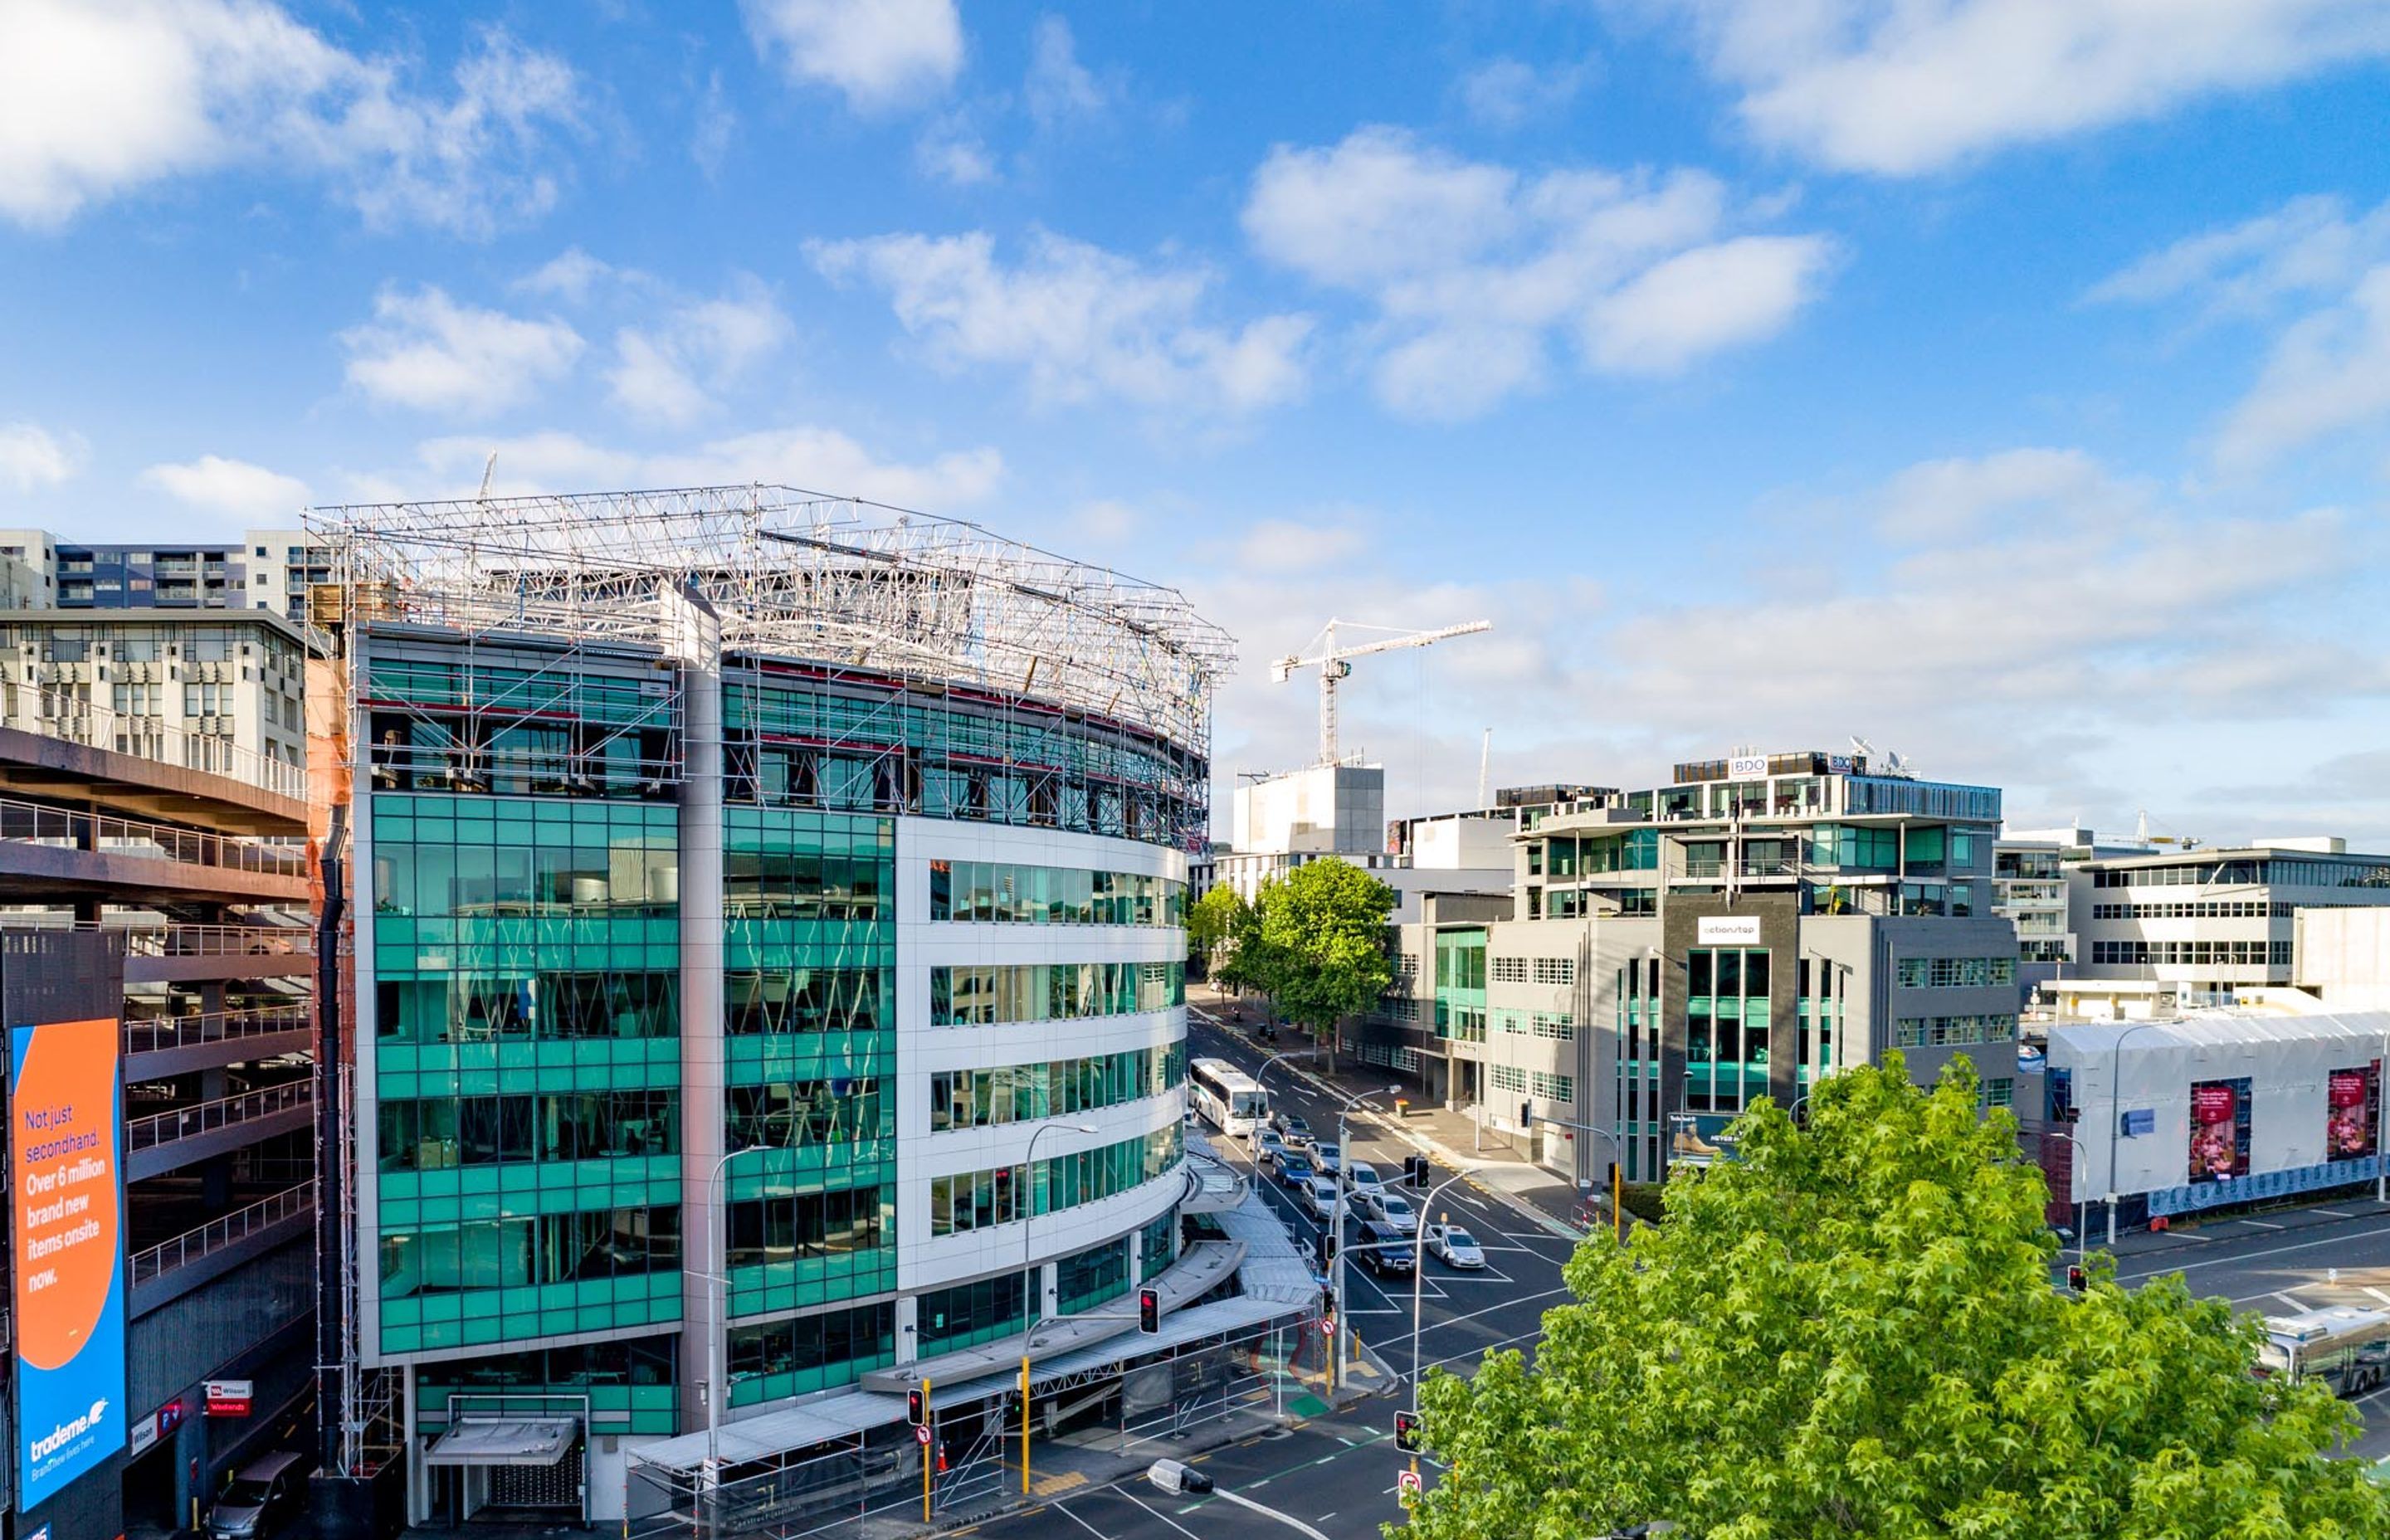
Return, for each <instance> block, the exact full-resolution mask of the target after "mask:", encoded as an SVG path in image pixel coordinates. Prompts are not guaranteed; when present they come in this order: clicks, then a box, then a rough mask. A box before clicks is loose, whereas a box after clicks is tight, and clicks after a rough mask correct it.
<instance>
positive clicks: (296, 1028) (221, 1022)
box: [124, 1006, 312, 1054]
mask: <svg viewBox="0 0 2390 1540" xmlns="http://www.w3.org/2000/svg"><path fill="white" fill-rule="evenodd" d="M311 1024H312V1023H311V1022H310V1020H309V1012H308V1007H305V1006H259V1007H255V1008H253V1009H250V1010H211V1011H202V1012H199V1013H198V1014H196V1015H192V1016H165V1017H154V1018H152V1019H150V1020H146V1021H127V1022H125V1023H124V1051H125V1052H126V1053H128V1054H136V1053H158V1052H161V1051H162V1050H164V1049H167V1048H189V1047H197V1046H202V1045H204V1044H209V1043H222V1042H226V1041H238V1039H240V1038H243V1037H263V1036H267V1035H269V1034H271V1033H284V1032H304V1031H306V1030H307V1028H308V1027H309V1026H310V1025H311Z"/></svg>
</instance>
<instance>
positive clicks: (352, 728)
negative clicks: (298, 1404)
mask: <svg viewBox="0 0 2390 1540" xmlns="http://www.w3.org/2000/svg"><path fill="white" fill-rule="evenodd" d="M318 528H319V530H320V537H321V538H322V539H323V540H324V541H325V542H326V543H327V544H328V545H329V546H330V548H331V549H332V551H333V553H334V557H335V563H336V568H337V571H338V573H339V580H340V581H339V597H338V602H337V603H336V604H334V605H331V606H329V607H327V606H324V605H321V604H319V607H318V608H319V610H323V609H326V608H329V609H331V610H337V613H332V614H327V615H322V616H319V618H321V619H325V620H327V621H328V622H330V623H331V625H332V626H333V628H334V634H335V636H336V638H337V640H338V643H339V658H338V665H337V670H338V673H339V674H340V676H341V688H342V689H343V690H344V691H345V694H346V699H347V706H348V710H347V713H346V718H347V719H346V724H345V731H346V733H347V735H348V737H347V739H346V741H347V744H348V746H349V748H348V752H347V753H346V755H345V756H344V758H345V764H342V765H341V768H340V769H339V770H337V771H336V772H334V773H333V775H332V777H331V778H332V781H333V782H334V784H331V785H328V786H327V787H325V788H323V789H322V794H324V795H325V796H326V797H327V798H328V799H329V800H332V801H335V802H340V801H345V802H348V803H349V813H348V815H347V818H346V824H347V828H348V829H349V831H350V834H349V838H350V847H349V850H348V855H349V870H350V871H351V872H352V873H353V879H352V881H351V883H350V890H351V898H352V901H353V902H352V913H353V934H352V942H351V967H350V971H349V980H350V982H351V984H352V986H353V1007H352V1008H353V1020H354V1022H355V1031H354V1041H355V1044H356V1047H355V1050H354V1056H353V1098H352V1116H351V1117H350V1119H349V1128H348V1133H349V1149H350V1152H351V1162H352V1163H351V1172H350V1176H351V1188H350V1190H351V1192H352V1194H353V1196H352V1198H351V1199H350V1202H351V1203H352V1205H353V1221H352V1232H353V1237H354V1245H353V1258H352V1261H351V1275H352V1278H353V1301H354V1304H353V1312H352V1315H353V1318H352V1320H351V1321H350V1323H349V1327H348V1329H349V1331H350V1333H351V1336H352V1338H353V1353H354V1356H355V1361H356V1366H357V1373H356V1375H355V1377H354V1378H355V1382H356V1385H357V1386H358V1389H357V1391H356V1392H355V1393H356V1394H357V1395H358V1396H359V1397H360V1399H361V1400H363V1401H366V1402H373V1401H375V1400H376V1398H378V1397H379V1398H381V1399H383V1400H386V1401H389V1402H392V1403H394V1404H395V1405H396V1407H397V1414H396V1420H397V1421H398V1422H400V1423H401V1424H402V1425H403V1428H404V1449H405V1458H406V1460H407V1462H408V1466H409V1470H408V1478H407V1487H408V1507H409V1510H410V1513H411V1514H412V1516H413V1517H415V1518H416V1519H418V1520H439V1519H447V1520H461V1519H464V1518H467V1517H469V1516H471V1515H472V1514H474V1513H476V1512H483V1511H489V1510H494V1509H500V1508H520V1509H544V1510H548V1511H552V1512H558V1513H560V1514H563V1515H565V1516H567V1517H571V1516H573V1515H574V1514H575V1513H577V1514H578V1516H580V1517H583V1518H586V1519H593V1520H610V1519H614V1518H616V1517H619V1516H620V1515H621V1514H622V1512H623V1502H624V1495H623V1493H624V1482H623V1468H624V1462H625V1461H626V1460H628V1459H630V1458H632V1457H634V1456H635V1455H636V1452H637V1451H638V1450H639V1449H640V1448H641V1447H642V1446H643V1445H646V1444H653V1443H655V1442H657V1441H660V1440H664V1439H669V1438H671V1437H672V1436H674V1435H676V1434H687V1433H689V1432H691V1431H696V1430H702V1429H706V1428H709V1427H713V1425H714V1424H715V1423H716V1422H717V1420H718V1421H719V1422H721V1423H723V1424H726V1425H736V1424H738V1423H739V1422H740V1421H741V1420H742V1419H747V1418H756V1417H760V1416H765V1415H767V1414H769V1413H771V1412H773V1411H774V1410H775V1409H777V1408H784V1407H787V1406H790V1405H803V1404H804V1403H805V1402H806V1401H807V1400H809V1399H810V1398H817V1397H824V1396H828V1395H834V1394H837V1393H839V1392H842V1390H852V1388H854V1387H855V1386H857V1385H858V1384H859V1383H861V1382H862V1381H863V1380H865V1378H866V1377H867V1376H871V1375H874V1374H879V1375H881V1376H883V1377H884V1376H885V1375H886V1374H888V1373H889V1372H891V1371H894V1370H900V1369H905V1368H906V1367H909V1366H931V1365H933V1364H934V1363H935V1362H936V1361H937V1360H938V1359H939V1357H940V1355H942V1354H953V1353H957V1352H961V1351H964V1350H968V1349H973V1348H978V1347H981V1346H983V1344H986V1343H989V1342H991V1341H1001V1340H1002V1339H1004V1338H1005V1337H1006V1336H1007V1335H1008V1334H1018V1333H1020V1332H1021V1331H1022V1329H1023V1328H1024V1327H1025V1325H1026V1324H1027V1322H1028V1321H1030V1320H1033V1319H1036V1318H1039V1317H1042V1316H1046V1315H1056V1314H1064V1313H1071V1312H1075V1311H1083V1310H1086V1309H1088V1308H1090V1307H1092V1306H1094V1305H1097V1304H1099V1303H1103V1302H1105V1301H1108V1300H1114V1299H1117V1298H1119V1297H1120V1296H1122V1295H1124V1294H1126V1293H1127V1292H1128V1291H1129V1290H1132V1289H1134V1288H1135V1287H1136V1286H1137V1283H1138V1281H1139V1280H1140V1279H1141V1278H1150V1277H1154V1276H1156V1275H1157V1274H1159V1273H1160V1272H1161V1271H1162V1270H1163V1269H1165V1268H1167V1267H1169V1266H1170V1265H1171V1264H1172V1262H1173V1259H1174V1257H1175V1256H1176V1249H1177V1242H1178V1235H1179V1225H1178V1223H1177V1205H1178V1203H1179V1201H1180V1200H1181V1198H1182V1196H1183V1194H1184V1192H1185V1189H1186V1186H1187V1182H1186V1177H1185V1174H1184V1173H1183V1172H1182V1170H1181V1169H1180V1167H1181V1162H1182V1161H1183V1158H1184V1155H1183V1149H1182V1145H1181V1140H1182V1133H1181V1129H1182V1123H1183V1113H1184V1105H1185V1104H1184V1092H1183V1089H1182V1083H1183V1079H1184V1072H1185V1061H1186V1052H1185V1031H1186V1028H1185V1012H1184V989H1185V982H1184V973H1183V969H1184V958H1185V955H1186V946H1185V941H1184V936H1183V931H1182V929H1181V927H1182V920H1183V910H1184V902H1185V881H1186V863H1187V854H1188V853H1189V851H1190V850H1195V849H1199V848H1201V841H1202V839H1203V836H1204V833H1205V828H1206V823H1207V809H1206V799H1207V789H1208V782H1209V774H1210V770H1209V764H1208V762H1207V757H1206V755H1207V747H1206V744H1207V734H1208V713H1209V702H1210V692H1211V687H1212V683H1213V681H1214V678H1215V677H1216V676H1217V674H1219V673H1220V672H1221V671H1222V670H1223V669H1224V668H1225V667H1226V666H1227V664H1228V663H1229V661H1231V659H1230V651H1229V648H1228V645H1227V639H1226V637H1225V636H1224V635H1222V634H1221V633H1220V632H1218V631H1217V630H1216V629H1214V627H1212V626H1210V625H1208V624H1207V623H1205V622H1202V621H1201V620H1200V619H1199V618H1198V617H1196V616H1195V615H1194V614H1193V612H1192V611H1191V610H1190V609H1189V607H1188V606H1187V604H1186V603H1185V601H1184V600H1183V599H1182V598H1180V597H1179V596H1178V595H1177V594H1176V593H1175V592H1174V591H1172V590H1169V589H1165V588H1160V587H1155V586H1153V585H1150V584H1141V583H1138V582H1136V581H1134V580H1131V579H1127V578H1124V577H1121V576H1119V575H1117V574H1114V573H1111V572H1108V571H1100V570H1099V569H1094V568H1090V567H1086V566H1084V565H1081V564H1078V563H1074V562H1071V561H1068V560H1065V559H1063V558H1056V557H1052V556H1048V555H1047V554H1045V553H1042V552H1038V551H1035V550H1033V549H1030V548H1028V547H1025V546H1021V545H1014V544H1011V543H1009V542H1005V541H1001V540H998V539H996V537H994V536H991V535H989V534H988V533H986V532H984V531H982V530H979V529H977V528H976V527H974V526H970V525H967V524H957V523H951V522H948V521H945V520H936V519H931V518H925V517H923V516H921V515H918V514H902V513H898V512H896V511H894V510H889V509H884V508H880V507H872V506H869V505H860V504H855V503H852V502H846V501H841V500H836V499H828V498H822V497H817V496H815V495H813V494H801V493H794V492H790V491H786V490H783V489H769V488H765V489H757V488H733V489H720V490H700V491H693V492H676V493H660V494H623V495H619V496H602V497H544V498H530V499H518V500H487V501H483V502H478V503H470V504H459V505H444V504H424V505H396V506H382V507H355V508H341V509H331V510H326V511H325V513H324V514H323V515H322V517H321V519H320V520H319V523H318ZM1041 1133H1042V1134H1044V1135H1046V1136H1045V1137H1039V1135H1040V1134H1041ZM1033 1139H1034V1140H1035V1144H1034V1149H1033V1148H1032V1140H1033ZM1033 1156H1034V1161H1033ZM922 1372H927V1369H926V1367H925V1368H924V1369H923V1370H922ZM894 1404H895V1405H897V1406H898V1407H900V1408H901V1406H902V1398H901V1397H897V1398H894ZM508 1430H511V1431H508ZM551 1456H552V1457H551Z"/></svg>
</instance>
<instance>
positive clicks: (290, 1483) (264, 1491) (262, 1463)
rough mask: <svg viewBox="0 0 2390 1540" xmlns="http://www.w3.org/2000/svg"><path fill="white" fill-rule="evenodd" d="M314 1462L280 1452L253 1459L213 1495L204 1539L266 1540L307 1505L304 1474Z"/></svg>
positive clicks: (286, 1524) (283, 1451)
mask: <svg viewBox="0 0 2390 1540" xmlns="http://www.w3.org/2000/svg"><path fill="white" fill-rule="evenodd" d="M314 1468H315V1461H313V1460H311V1459H309V1458H308V1457H306V1456H304V1455H297V1454H292V1453H290V1452H289V1450H282V1451H279V1452H277V1453H275V1454H271V1455H267V1456H264V1457H262V1458H259V1459H254V1460H251V1461H250V1462H249V1464H247V1465H245V1466H243V1467H242V1468H241V1469H240V1471H239V1472H238V1474H237V1475H235V1476H234V1477H233V1479H232V1481H231V1482H229V1483H227V1484H226V1485H225V1489H224V1490H223V1491H222V1492H219V1493H217V1494H216V1500H215V1502H214V1503H213V1504H212V1505H210V1507H209V1508H208V1528H207V1533H208V1540H270V1537H271V1536H274V1535H276V1534H281V1533H282V1532H283V1531H284V1530H286V1529H288V1528H289V1526H290V1521H292V1520H293V1519H296V1518H297V1517H298V1516H299V1513H300V1511H301V1510H302V1508H305V1507H306V1506H307V1472H308V1471H309V1470H311V1469H314Z"/></svg>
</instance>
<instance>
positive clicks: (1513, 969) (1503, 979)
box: [1493, 957, 1527, 984]
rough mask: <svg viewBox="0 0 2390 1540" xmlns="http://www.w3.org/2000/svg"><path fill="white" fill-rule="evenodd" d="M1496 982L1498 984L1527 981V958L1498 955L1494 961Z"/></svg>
mask: <svg viewBox="0 0 2390 1540" xmlns="http://www.w3.org/2000/svg"><path fill="white" fill-rule="evenodd" d="M1493 969H1494V982H1496V983H1497V984H1523V983H1525V982H1527V959H1526V958H1524V957H1497V958H1495V959H1494V962H1493Z"/></svg>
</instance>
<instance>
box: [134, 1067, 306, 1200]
mask: <svg viewBox="0 0 2390 1540" xmlns="http://www.w3.org/2000/svg"><path fill="white" fill-rule="evenodd" d="M314 1121H315V1083H314V1082H313V1081H306V1080H298V1081H292V1082H291V1083H289V1084H287V1085H272V1086H268V1087H266V1088H265V1089H263V1090H260V1091H246V1092H243V1093H242V1094H241V1095H239V1096H237V1097H223V1098H221V1099H219V1100H216V1101H203V1102H200V1103H199V1104H197V1105H196V1106H191V1107H177V1108H175V1109H174V1110H173V1111H170V1112H160V1113H158V1114H156V1115H155V1116H152V1117H147V1118H135V1119H134V1120H132V1121H131V1122H129V1123H126V1124H125V1125H124V1156H125V1159H124V1174H125V1175H126V1177H127V1178H129V1179H130V1180H133V1181H135V1182H138V1181H141V1180H144V1179H145V1178H148V1177H151V1176H161V1175H163V1174H166V1173H167V1172H170V1171H173V1170H176V1169H178V1168H180V1167H183V1166H186V1165H189V1164H190V1163H191V1162H192V1161H204V1160H207V1159H209V1158H210V1157H211V1156H215V1155H228V1154H230V1153H232V1151H234V1150H236V1149H244V1148H246V1147H248V1146H250V1145H252V1144H255V1143H257V1142H258V1141H259V1140H260V1139H264V1138H270V1137H272V1136H275V1135H276V1134H295V1133H297V1132H298V1131H299V1130H301V1129H302V1128H306V1127H308V1126H309V1125H310V1124H311V1123H313V1122H314Z"/></svg>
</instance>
